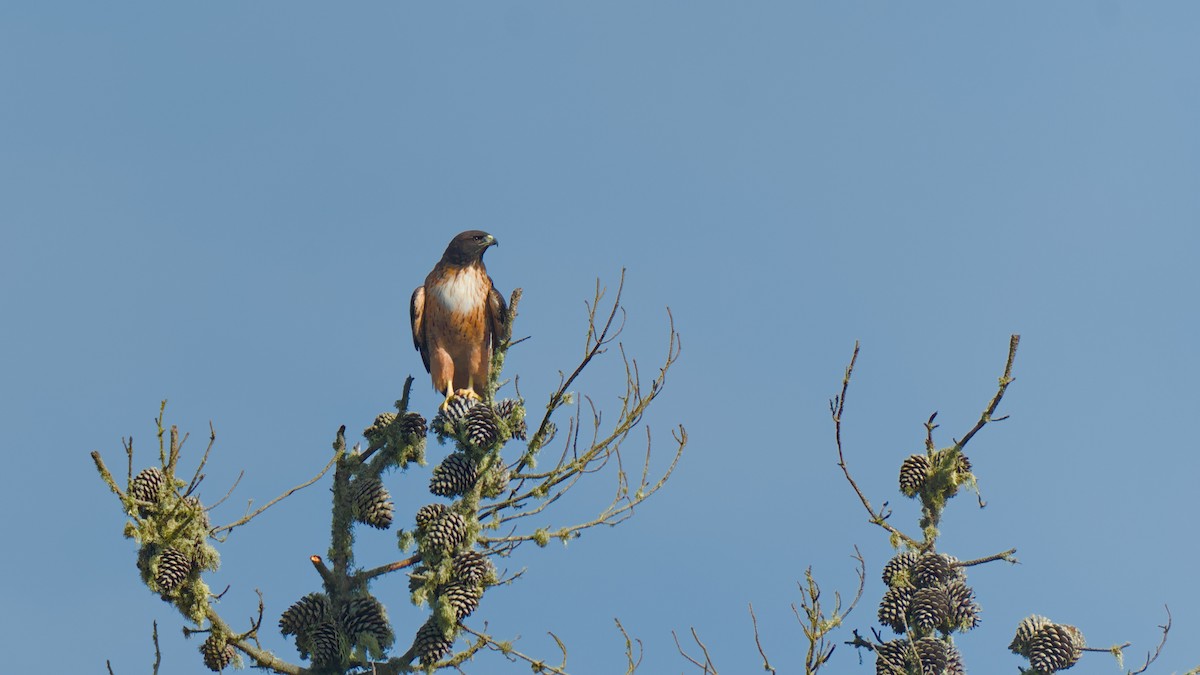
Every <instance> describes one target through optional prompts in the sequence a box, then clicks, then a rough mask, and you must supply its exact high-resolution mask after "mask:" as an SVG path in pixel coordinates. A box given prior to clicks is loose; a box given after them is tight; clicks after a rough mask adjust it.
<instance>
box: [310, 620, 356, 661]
mask: <svg viewBox="0 0 1200 675" xmlns="http://www.w3.org/2000/svg"><path fill="white" fill-rule="evenodd" d="M309 640H310V642H311V644H312V661H313V663H314V664H320V665H323V666H334V665H338V664H340V663H341V661H342V654H343V653H344V652H345V651H348V649H347V646H346V643H345V639H344V638H343V637H342V633H341V631H339V630H338V627H337V625H336V624H334V623H333V622H332V621H326V622H324V623H320V624H318V625H317V627H316V628H314V629H313V631H312V634H311V635H310V636H309Z"/></svg>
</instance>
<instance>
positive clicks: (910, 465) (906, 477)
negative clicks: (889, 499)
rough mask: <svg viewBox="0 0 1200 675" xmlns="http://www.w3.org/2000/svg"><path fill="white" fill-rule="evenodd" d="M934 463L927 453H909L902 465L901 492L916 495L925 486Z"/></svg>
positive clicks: (911, 495)
mask: <svg viewBox="0 0 1200 675" xmlns="http://www.w3.org/2000/svg"><path fill="white" fill-rule="evenodd" d="M932 470H933V464H932V462H930V461H929V457H928V456H927V455H909V456H908V458H907V459H905V460H904V463H902V464H901V465H900V492H901V493H903V494H904V496H906V497H915V496H916V495H917V493H919V492H920V491H921V488H923V487H925V481H926V480H928V479H929V472H930V471H932Z"/></svg>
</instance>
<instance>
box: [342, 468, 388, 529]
mask: <svg viewBox="0 0 1200 675" xmlns="http://www.w3.org/2000/svg"><path fill="white" fill-rule="evenodd" d="M350 489H351V493H352V494H353V495H354V514H355V515H354V519H355V520H357V521H359V522H360V523H365V524H367V525H370V526H371V527H374V528H378V529H380V530H386V529H387V528H389V527H391V526H392V517H393V514H394V511H395V505H394V504H393V503H392V496H391V495H390V494H388V491H387V488H385V487H384V486H383V481H381V480H379V479H378V478H365V479H364V478H359V479H356V480H355V484H354V485H351V488H350Z"/></svg>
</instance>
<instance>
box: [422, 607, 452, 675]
mask: <svg viewBox="0 0 1200 675" xmlns="http://www.w3.org/2000/svg"><path fill="white" fill-rule="evenodd" d="M413 647H414V648H415V649H414V651H416V653H417V658H419V659H420V660H421V665H423V666H431V665H433V664H435V663H437V662H438V660H440V659H442V658H445V657H446V656H448V655H449V654H450V651H451V650H452V649H454V636H453V635H446V633H445V632H444V631H443V630H442V627H441V626H439V625H438V623H437V620H436V619H434V618H433V617H429V620H428V621H426V622H425V623H424V624H423V625H422V626H421V628H420V629H418V630H417V637H416V639H415V640H414V641H413Z"/></svg>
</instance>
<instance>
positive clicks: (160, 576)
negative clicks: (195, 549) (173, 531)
mask: <svg viewBox="0 0 1200 675" xmlns="http://www.w3.org/2000/svg"><path fill="white" fill-rule="evenodd" d="M191 571H192V561H191V560H190V559H188V557H187V556H186V555H184V554H183V553H181V552H180V551H179V549H176V548H172V547H169V546H168V547H167V548H165V549H163V552H162V553H160V554H159V556H158V571H157V572H155V573H154V585H155V586H157V587H158V591H159V592H160V593H164V594H165V593H170V592H171V591H173V590H175V589H176V588H178V587H179V584H181V583H183V580H184V579H186V578H187V575H188V574H190V573H191Z"/></svg>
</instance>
